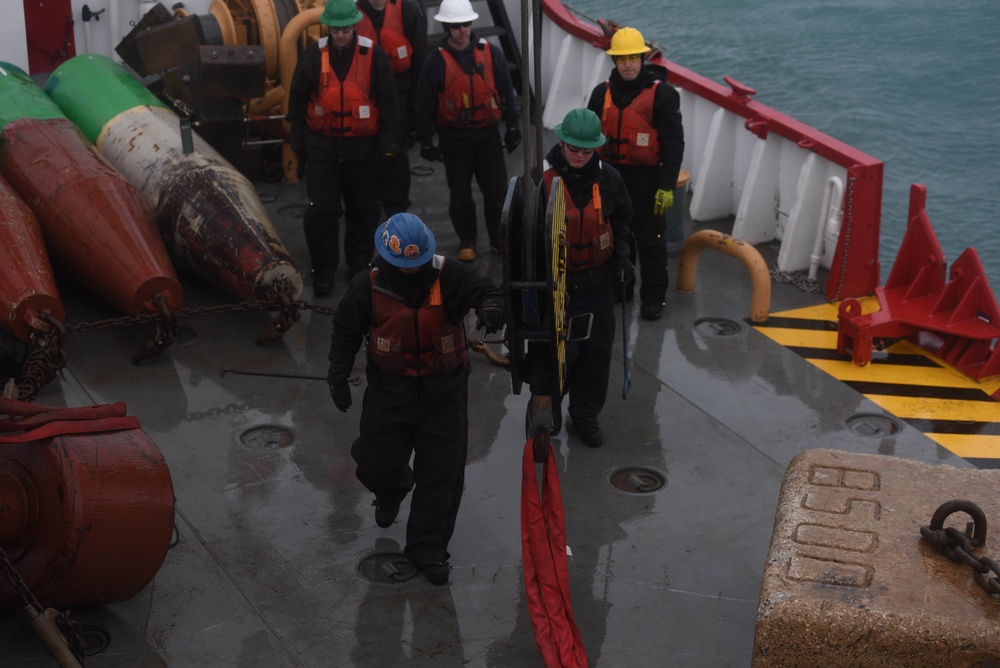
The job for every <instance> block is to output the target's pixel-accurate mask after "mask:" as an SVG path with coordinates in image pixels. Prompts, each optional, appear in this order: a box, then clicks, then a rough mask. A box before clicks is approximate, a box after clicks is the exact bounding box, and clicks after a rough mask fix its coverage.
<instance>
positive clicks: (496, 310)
mask: <svg viewBox="0 0 1000 668" xmlns="http://www.w3.org/2000/svg"><path fill="white" fill-rule="evenodd" d="M478 315H479V317H478V318H477V319H476V329H483V328H486V333H487V334H494V333H496V332H498V331H500V330H501V329H503V326H504V325H505V324H507V314H506V313H504V310H503V307H500V306H484V307H483V308H481V309H479V314H478Z"/></svg>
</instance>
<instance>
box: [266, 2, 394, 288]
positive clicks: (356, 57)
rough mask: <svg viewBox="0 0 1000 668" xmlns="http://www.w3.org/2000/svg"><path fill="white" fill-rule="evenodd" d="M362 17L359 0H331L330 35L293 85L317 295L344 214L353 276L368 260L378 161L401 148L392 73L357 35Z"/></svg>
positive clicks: (292, 110)
mask: <svg viewBox="0 0 1000 668" xmlns="http://www.w3.org/2000/svg"><path fill="white" fill-rule="evenodd" d="M361 17H362V15H361V12H360V11H358V8H357V7H355V6H354V0H327V3H326V6H325V7H324V9H323V13H322V15H321V16H320V19H319V20H320V23H322V24H323V25H325V26H326V27H327V34H326V35H324V36H323V37H322V38H320V40H319V42H316V43H314V44H311V45H310V46H309V47H308V48H306V50H305V51H303V52H302V55H301V56H300V57H299V62H298V64H297V65H296V67H295V74H294V75H293V76H292V83H291V85H290V86H289V89H288V114H287V116H286V119H287V120H288V122H289V124H290V125H291V137H290V139H289V143H290V144H291V148H292V150H293V151H294V152H295V155H296V157H297V158H298V160H299V165H300V166H305V180H306V194H307V195H308V196H309V206H308V208H307V209H306V212H305V215H304V216H303V226H304V228H305V236H306V245H307V246H308V248H309V260H310V262H311V263H312V273H313V293H314V294H315V295H316V296H317V297H324V296H326V295H329V294H330V292H331V291H332V290H333V280H334V274H335V271H336V269H337V264H338V263H339V260H340V217H341V216H344V226H345V230H344V259H345V260H346V262H347V267H348V272H349V275H354V274H356V273H358V272H359V271H362V270H364V269H367V268H368V266H369V265H370V263H371V259H372V256H373V255H374V253H375V246H374V243H373V241H372V238H373V235H374V233H375V228H376V227H378V222H379V218H380V215H379V214H380V212H379V200H378V192H377V185H378V183H377V179H378V164H379V162H380V161H381V160H382V159H383V158H384V157H385V156H386V155H392V154H395V153H396V151H397V134H396V133H397V130H398V128H399V103H398V101H397V98H396V82H395V76H394V75H393V72H392V68H391V67H390V65H389V59H388V57H387V56H386V55H385V52H384V51H382V49H381V48H379V46H378V45H377V44H375V43H374V42H373V41H372V40H371V39H369V38H367V37H362V36H360V35H357V34H355V31H354V26H355V24H357V23H358V21H360V20H361Z"/></svg>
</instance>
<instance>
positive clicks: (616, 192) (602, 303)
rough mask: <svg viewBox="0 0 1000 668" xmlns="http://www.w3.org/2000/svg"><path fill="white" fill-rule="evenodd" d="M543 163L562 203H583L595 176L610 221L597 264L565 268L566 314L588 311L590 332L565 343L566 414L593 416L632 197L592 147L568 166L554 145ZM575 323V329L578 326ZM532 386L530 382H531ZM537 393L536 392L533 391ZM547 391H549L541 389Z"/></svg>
mask: <svg viewBox="0 0 1000 668" xmlns="http://www.w3.org/2000/svg"><path fill="white" fill-rule="evenodd" d="M545 162H546V163H547V164H546V165H545V168H548V167H553V168H554V169H555V170H556V172H557V173H558V174H559V176H560V177H562V179H563V182H564V183H565V185H566V189H567V191H568V192H569V195H570V199H571V200H572V203H571V202H566V208H567V209H569V208H570V207H571V206H576V207H583V206H586V205H587V203H588V202H589V201H590V200H591V196H592V195H591V194H592V190H593V188H592V186H593V184H594V182H595V181H596V182H598V183H599V184H600V189H601V203H602V205H603V207H604V216H605V217H606V218H607V219H609V220H610V221H611V232H612V234H613V236H614V253H613V255H612V256H611V258H610V259H609V260H607V261H605V262H604V263H603V264H600V265H598V266H596V267H593V268H590V269H583V270H580V271H569V272H567V274H566V319H567V321H571V320H572V319H573V318H574V317H575V316H580V315H584V314H593V318H594V319H593V325H592V327H591V331H590V338H588V339H585V340H582V341H577V342H575V343H572V342H571V343H567V344H566V387H565V393H566V394H569V414H570V417H571V418H573V420H574V421H577V420H580V419H582V418H591V417H593V418H596V417H597V416H598V414H599V413H600V412H601V410H602V409H603V408H604V400H605V398H606V397H607V394H608V381H609V379H610V376H611V349H612V346H613V345H614V342H615V330H616V329H617V328H616V326H615V312H614V295H613V293H612V286H613V285H614V284H615V280H614V279H615V276H614V273H615V270H616V268H617V267H620V266H621V265H622V262H623V261H624V258H627V257H628V254H629V225H630V222H631V220H632V203H631V202H630V201H629V197H628V192H627V191H626V189H625V183H624V182H623V181H622V177H621V175H620V174H619V173H618V170H616V169H615V168H614V167H612V166H610V165H608V164H606V163H603V162H602V161H601V159H600V158H599V157H598V155H597V153H594V155H593V156H591V158H590V162H588V163H587V164H586V165H584V166H583V168H581V169H572V168H571V167H570V166H569V165H568V164H567V163H566V159H565V158H564V157H563V152H562V148H561V147H560V146H558V145H557V146H554V147H552V149H551V150H550V151H549V153H548V155H547V156H546V158H545ZM579 321H580V322H581V323H582V322H583V319H582V318H581V319H579ZM578 328H580V331H578ZM582 328H583V326H582V324H581V325H574V326H573V327H572V329H571V330H570V331H569V337H570V338H571V339H573V338H578V337H580V336H582ZM532 391H533V392H535V388H532ZM536 393H539V392H536ZM541 393H544V394H547V393H548V392H541Z"/></svg>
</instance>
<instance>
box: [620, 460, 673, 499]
mask: <svg viewBox="0 0 1000 668" xmlns="http://www.w3.org/2000/svg"><path fill="white" fill-rule="evenodd" d="M605 481H606V482H607V483H608V484H609V485H611V486H612V487H614V488H615V489H617V490H618V491H621V492H627V493H629V494H650V493H652V492H656V491H659V490H661V489H663V488H664V487H666V485H667V476H666V475H665V474H663V473H661V472H660V471H657V470H656V469H651V468H647V467H645V466H625V467H622V468H618V469H614V470H612V471H610V472H608V474H607V476H606V477H605Z"/></svg>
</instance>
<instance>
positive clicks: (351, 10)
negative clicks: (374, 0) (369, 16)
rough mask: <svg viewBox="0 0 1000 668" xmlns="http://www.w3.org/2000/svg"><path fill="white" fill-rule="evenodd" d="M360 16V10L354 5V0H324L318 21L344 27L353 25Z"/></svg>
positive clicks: (334, 26) (335, 26)
mask: <svg viewBox="0 0 1000 668" xmlns="http://www.w3.org/2000/svg"><path fill="white" fill-rule="evenodd" d="M361 18H362V15H361V11H360V10H359V9H358V8H357V7H356V6H355V4H354V0H326V7H324V8H323V15H322V16H320V17H319V22H320V23H322V24H324V25H328V26H331V27H333V28H344V27H346V26H352V25H354V24H355V23H357V22H358V21H360V20H361Z"/></svg>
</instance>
